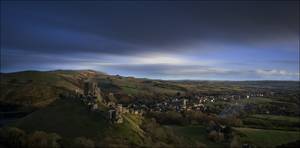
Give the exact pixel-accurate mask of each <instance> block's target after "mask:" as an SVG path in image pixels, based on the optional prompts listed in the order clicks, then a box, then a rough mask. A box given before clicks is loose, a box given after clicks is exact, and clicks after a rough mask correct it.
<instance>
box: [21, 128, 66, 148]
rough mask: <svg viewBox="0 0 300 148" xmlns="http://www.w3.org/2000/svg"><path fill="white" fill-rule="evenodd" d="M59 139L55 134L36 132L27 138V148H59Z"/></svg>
mask: <svg viewBox="0 0 300 148" xmlns="http://www.w3.org/2000/svg"><path fill="white" fill-rule="evenodd" d="M60 140H61V137H60V136H59V135H57V134H56V133H51V134H47V133H45V132H43V131H36V132H34V133H33V134H31V135H29V136H28V140H27V146H28V147H30V148H41V147H43V148H59V147H60V143H59V141H60Z"/></svg>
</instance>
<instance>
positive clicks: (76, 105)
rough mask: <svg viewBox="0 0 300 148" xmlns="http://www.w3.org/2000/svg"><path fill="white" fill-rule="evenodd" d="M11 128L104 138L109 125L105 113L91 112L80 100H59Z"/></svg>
mask: <svg viewBox="0 0 300 148" xmlns="http://www.w3.org/2000/svg"><path fill="white" fill-rule="evenodd" d="M11 126H15V127H19V128H21V129H24V130H26V131H35V130H42V131H46V132H55V133H59V134H60V135H61V136H63V137H69V138H75V137H79V136H84V137H89V138H95V137H99V136H102V135H103V134H104V133H103V131H105V129H106V128H108V127H109V124H108V123H107V121H106V120H105V114H104V113H101V112H91V111H90V110H89V109H88V108H87V106H85V105H84V104H82V103H81V102H80V100H75V99H58V100H56V101H55V102H54V103H53V104H51V105H49V106H47V107H46V108H43V109H40V110H38V111H36V112H33V113H32V114H29V115H28V116H26V117H24V118H21V119H19V120H17V122H16V123H14V124H12V125H11Z"/></svg>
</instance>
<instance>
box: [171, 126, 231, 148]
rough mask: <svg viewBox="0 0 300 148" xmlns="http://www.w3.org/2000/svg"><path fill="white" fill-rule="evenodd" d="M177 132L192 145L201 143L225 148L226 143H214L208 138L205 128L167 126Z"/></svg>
mask: <svg viewBox="0 0 300 148" xmlns="http://www.w3.org/2000/svg"><path fill="white" fill-rule="evenodd" d="M166 127H167V128H171V129H173V130H174V131H175V133H176V134H177V135H178V136H181V137H183V138H184V139H185V140H187V141H189V142H190V143H191V144H195V143H196V142H200V143H203V144H205V145H206V146H207V147H225V146H226V145H224V143H216V142H212V141H210V140H209V139H208V138H207V132H206V128H205V127H204V126H166Z"/></svg>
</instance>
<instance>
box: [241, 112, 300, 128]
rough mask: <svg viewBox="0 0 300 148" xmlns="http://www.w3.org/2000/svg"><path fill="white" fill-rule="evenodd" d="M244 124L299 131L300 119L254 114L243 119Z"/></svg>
mask: <svg viewBox="0 0 300 148" xmlns="http://www.w3.org/2000/svg"><path fill="white" fill-rule="evenodd" d="M243 123H244V125H245V126H248V127H256V128H267V129H282V130H299V126H300V119H299V118H298V117H290V116H280V115H266V114H254V115H251V116H249V117H247V118H245V119H243Z"/></svg>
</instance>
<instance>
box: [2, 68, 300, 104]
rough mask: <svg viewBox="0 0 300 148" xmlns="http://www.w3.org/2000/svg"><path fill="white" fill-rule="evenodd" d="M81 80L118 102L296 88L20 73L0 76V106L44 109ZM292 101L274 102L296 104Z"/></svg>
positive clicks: (90, 73)
mask: <svg viewBox="0 0 300 148" xmlns="http://www.w3.org/2000/svg"><path fill="white" fill-rule="evenodd" d="M85 79H93V80H94V81H95V82H97V83H98V85H99V86H100V88H101V90H102V91H103V93H106V94H107V93H110V92H112V93H114V94H116V95H117V96H118V97H117V100H119V101H121V102H128V101H133V100H137V99H138V100H139V101H152V100H159V99H164V98H165V97H167V96H170V95H172V96H173V95H176V94H177V93H181V94H186V93H201V94H220V93H223V94H230V93H238V92H248V91H250V90H257V89H258V88H262V89H274V90H278V89H281V90H285V91H284V92H285V93H287V92H286V91H290V92H289V94H294V93H297V90H298V88H299V83H298V82H288V81H286V82H285V81H253V82H252V81H241V82H231V81H163V80H150V79H139V78H133V77H122V76H118V75H107V74H105V73H101V72H96V71H91V70H57V71H45V72H41V71H24V72H16V73H5V74H4V73H1V82H0V84H1V85H0V88H1V89H0V90H1V93H0V103H1V102H5V103H11V104H21V105H32V106H35V107H40V106H46V105H48V104H50V103H51V102H53V101H54V100H55V99H57V98H58V95H59V94H61V93H65V92H71V91H75V90H76V89H78V90H81V91H82V87H83V85H82V83H83V81H84V80H85ZM281 86H282V87H281ZM298 95H299V94H298ZM296 97H297V95H296ZM296 97H294V98H293V97H289V98H280V97H279V98H277V99H278V100H281V101H285V100H286V101H290V102H295V103H299V99H297V98H296Z"/></svg>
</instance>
